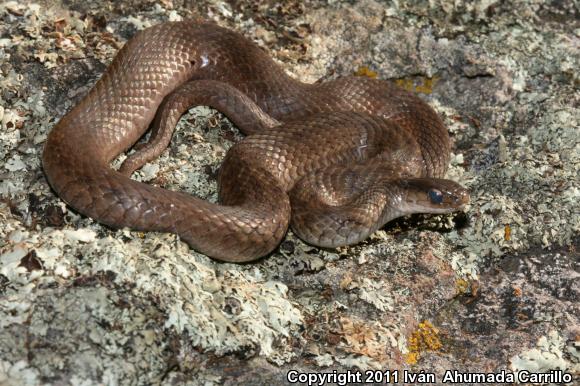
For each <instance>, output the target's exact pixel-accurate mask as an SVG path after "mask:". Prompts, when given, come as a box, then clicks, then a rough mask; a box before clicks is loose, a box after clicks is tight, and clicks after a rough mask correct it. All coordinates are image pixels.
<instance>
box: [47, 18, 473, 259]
mask: <svg viewBox="0 0 580 386" xmlns="http://www.w3.org/2000/svg"><path fill="white" fill-rule="evenodd" d="M197 105H207V106H211V107H214V108H216V109H218V110H219V111H221V112H222V113H224V114H225V115H226V116H227V117H228V118H230V119H231V120H232V121H233V122H234V124H236V125H237V126H238V127H239V128H240V130H242V132H244V134H246V135H247V137H246V138H244V139H243V140H242V141H240V142H239V143H237V144H235V145H234V146H233V147H232V148H231V149H230V150H229V151H228V153H227V155H226V157H225V160H224V162H223V164H222V166H221V168H220V172H219V177H218V186H219V202H218V203H211V202H208V201H204V200H201V199H199V198H196V197H194V196H191V195H189V194H185V193H183V192H174V191H168V190H166V189H163V188H160V187H156V186H152V185H148V184H144V183H141V182H137V181H135V180H132V179H130V178H129V175H130V174H131V173H132V172H133V171H134V170H136V169H138V168H139V167H141V166H142V165H143V164H145V163H146V162H148V161H150V160H152V159H154V158H156V157H157V156H158V155H159V154H160V153H161V152H162V151H163V150H164V149H165V148H166V147H167V146H168V144H169V142H170V139H171V136H172V133H173V130H174V128H175V125H176V124H177V122H178V120H179V118H180V116H181V115H182V114H183V113H184V112H185V111H187V110H188V109H189V108H190V107H193V106H197ZM149 129H151V137H150V139H149V142H148V143H147V144H146V145H145V146H144V147H143V148H142V149H140V150H138V151H137V152H135V153H134V154H132V155H130V156H129V157H128V158H127V159H126V160H125V162H124V163H123V164H122V166H121V167H120V169H119V170H114V169H113V168H112V167H111V166H110V163H111V161H112V160H114V159H115V158H116V157H118V156H119V155H120V154H121V153H123V152H125V151H127V150H128V149H130V148H131V147H132V146H133V145H134V144H135V143H136V142H137V141H138V140H139V139H140V138H141V137H142V136H143V135H144V134H145V133H146V132H147V131H148V130H149ZM449 154H450V145H449V136H448V133H447V130H446V128H445V127H444V125H443V124H442V122H441V120H440V119H439V117H438V116H437V114H436V113H435V112H434V111H433V110H432V109H431V108H430V107H429V106H428V105H427V104H426V103H425V102H423V101H422V100H421V99H420V98H418V97H417V96H415V95H413V94H412V93H410V92H407V91H405V90H403V89H400V88H398V87H396V86H393V85H391V84H390V83H388V82H386V81H382V80H378V79H371V78H366V77H344V78H339V79H336V80H331V81H327V82H323V83H316V84H305V83H302V82H300V81H298V80H296V79H293V78H292V77H290V76H288V75H286V73H285V72H284V71H283V70H282V69H281V68H280V67H279V66H278V65H277V64H276V63H275V62H274V61H273V60H272V59H271V58H270V57H269V56H268V55H267V54H266V53H265V52H264V51H263V50H262V49H260V48H259V47H257V46H256V45H255V44H253V43H252V42H250V41H249V40H247V39H246V38H244V37H243V36H241V35H240V34H238V33H236V32H233V31H230V30H228V29H225V28H222V27H219V26H217V25H215V24H211V23H197V22H193V21H181V22H170V23H164V24H159V25H156V26H153V27H151V28H148V29H145V30H143V31H140V32H138V33H137V34H136V35H135V36H134V37H133V38H132V39H130V40H129V41H128V42H127V43H126V44H125V46H124V47H123V48H122V49H121V50H120V51H119V53H118V54H117V55H116V57H115V59H114V60H113V62H112V63H111V65H110V66H109V67H108V68H107V70H106V72H105V73H104V75H103V76H102V77H101V79H100V80H99V81H98V82H97V83H96V84H95V86H94V87H93V88H92V89H91V90H90V92H89V93H88V95H86V96H85V97H84V98H83V99H82V100H81V101H80V102H79V103H78V104H77V105H76V106H74V108H72V110H71V111H70V112H69V113H68V114H66V115H65V116H64V117H63V118H62V119H61V120H60V121H59V122H58V123H57V124H56V126H55V127H54V128H53V129H52V131H51V132H50V134H49V136H48V139H47V141H46V144H45V148H44V152H43V167H44V170H45V174H46V176H47V179H48V181H49V183H50V185H51V186H52V187H53V188H54V190H55V191H56V193H57V194H58V195H59V196H60V197H61V198H62V199H63V200H64V201H65V202H66V203H67V204H68V205H70V206H71V207H73V208H74V209H75V210H77V211H78V212H80V213H82V214H84V215H86V216H89V217H91V218H93V219H95V220H97V221H98V222H100V223H103V224H106V225H109V226H112V227H115V228H121V227H129V228H131V229H135V230H143V231H160V232H173V233H176V234H178V235H179V236H180V237H181V239H182V240H184V241H186V242H187V243H188V244H189V245H190V246H191V247H192V248H194V249H196V250H198V251H200V252H202V253H204V254H206V255H208V256H211V257H214V258H216V259H219V260H223V261H230V262H243V261H251V260H254V259H257V258H259V257H261V256H264V255H267V254H268V253H270V252H271V251H272V250H273V249H275V248H276V247H277V246H278V245H279V243H280V242H281V240H282V239H283V237H284V235H285V233H286V232H287V230H288V228H289V226H291V227H292V229H293V231H294V232H295V233H296V234H297V235H298V236H299V237H300V238H302V239H303V240H304V241H306V242H308V243H310V244H313V245H316V246H321V247H337V246H341V245H350V244H354V243H357V242H359V241H361V240H364V239H365V238H366V237H368V236H369V235H370V234H371V233H373V232H374V231H376V230H377V229H379V228H380V227H382V226H383V225H384V224H385V223H387V222H388V221H390V220H392V219H394V218H396V217H400V216H404V215H407V214H410V213H448V212H452V211H456V210H459V209H461V208H462V207H463V206H464V205H465V204H466V203H467V202H468V199H469V194H468V192H467V191H466V190H465V189H464V188H463V187H461V186H460V185H459V184H457V183H455V182H453V181H450V180H446V179H442V177H443V175H444V174H445V171H446V168H447V164H448V161H449Z"/></svg>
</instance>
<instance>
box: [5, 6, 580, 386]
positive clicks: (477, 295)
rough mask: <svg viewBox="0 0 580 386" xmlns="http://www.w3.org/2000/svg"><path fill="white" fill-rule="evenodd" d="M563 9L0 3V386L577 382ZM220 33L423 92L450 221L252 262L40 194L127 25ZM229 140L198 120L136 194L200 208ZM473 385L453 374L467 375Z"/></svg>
mask: <svg viewBox="0 0 580 386" xmlns="http://www.w3.org/2000/svg"><path fill="white" fill-rule="evenodd" d="M578 16H579V10H578V4H574V3H573V2H560V1H548V2H546V1H541V0H531V1H512V2H500V1H497V0H478V1H473V2H465V3H464V2H462V1H455V2H447V1H438V0H436V1H429V2H427V1H418V2H392V3H391V2H388V3H387V2H385V3H383V2H379V1H372V0H363V1H360V2H336V1H327V2H324V1H306V2H302V1H286V2H274V1H260V2H253V1H246V0H241V1H229V2H223V1H207V0H205V1H198V2H190V1H180V0H161V1H154V0H144V1H137V0H131V1H122V2H121V1H102V0H99V1H94V2H85V1H80V0H69V1H62V2H61V1H57V0H43V1H42V0H41V1H37V2H31V1H28V0H26V1H4V2H3V3H1V4H0V123H1V128H0V219H1V220H0V221H1V222H2V224H3V226H2V227H1V229H0V385H40V384H43V385H45V384H59V385H68V384H71V385H73V384H74V385H77V384H79V385H80V384H82V385H93V384H94V385H98V384H106V385H117V384H122V385H130V384H168V385H169V384H172V385H176V384H191V385H197V384H213V383H225V384H239V383H241V384H244V383H251V384H278V383H284V382H286V375H287V373H288V371H289V370H292V369H295V370H298V371H303V372H318V373H322V372H332V371H333V370H337V371H339V372H343V371H346V370H349V369H351V370H354V369H359V370H363V371H364V370H370V369H377V370H392V371H394V370H403V369H406V370H409V371H413V372H419V371H421V370H424V371H425V372H432V373H435V374H436V377H437V383H441V381H442V379H443V375H444V373H445V371H446V370H451V369H455V370H458V371H460V372H498V371H501V370H505V371H509V372H516V371H522V370H529V371H541V372H547V371H549V370H555V369H561V370H565V371H566V372H568V373H572V374H575V375H576V376H578V373H579V371H580V351H579V350H580V323H579V322H580V306H579V304H578V300H579V294H580V284H579V283H580V280H578V279H579V276H580V275H579V254H578V251H577V248H578V231H579V229H580V205H579V202H580V200H579V198H580V191H579V185H580V184H579V183H578V170H580V134H579V133H580V130H579V129H578V128H579V121H580V114H579V111H580V109H579V102H580V96H579V93H578V86H579V83H580V82H579V78H578V68H580V63H579V62H580V48H579V46H580V22H579V20H580V19H579V17H578ZM182 18H194V19H195V18H202V19H209V20H213V21H215V22H217V23H218V24H220V25H223V26H226V27H229V28H233V29H235V30H237V31H239V32H241V33H243V34H244V35H246V36H248V37H249V38H251V39H253V40H254V41H255V42H256V43H258V44H259V45H261V46H262V47H264V48H265V49H267V50H268V51H269V52H271V54H272V56H273V57H274V58H275V59H276V60H277V61H278V62H279V63H280V65H282V66H283V67H284V68H285V69H286V70H287V71H288V72H289V73H291V74H293V75H294V76H296V77H299V78H300V79H302V80H304V81H311V82H312V81H316V80H318V79H327V78H332V77H335V76H339V75H343V74H351V73H355V72H358V73H359V74H363V75H364V74H366V75H368V76H374V75H375V74H377V75H378V76H379V77H381V78H387V79H392V80H393V81H395V82H397V83H398V84H399V85H400V86H401V87H406V88H409V89H411V90H413V91H415V92H417V93H418V94H419V95H420V96H421V97H422V98H424V99H425V100H427V101H428V102H429V103H430V104H431V105H432V106H433V107H434V108H435V109H436V110H437V111H438V112H439V114H440V115H441V116H442V117H443V118H444V120H445V123H446V124H447V126H448V128H449V131H450V133H451V137H452V141H453V144H454V145H453V149H454V150H453V151H454V154H453V156H452V164H451V168H450V171H449V173H448V176H449V177H450V178H452V179H456V180H458V181H460V182H461V183H462V184H464V185H465V186H467V187H469V188H470V189H471V192H472V204H471V206H470V208H469V209H468V211H467V212H466V214H457V215H453V216H413V217H411V218H406V219H403V220H400V221H396V222H395V223H392V224H389V225H388V226H387V227H386V228H384V229H383V230H381V231H379V232H377V233H376V234H375V235H374V236H373V237H371V238H370V239H369V240H367V241H366V242H364V243H361V244H360V245H357V246H354V247H350V248H343V249H340V250H319V249H316V248H313V247H310V246H308V245H305V244H303V243H302V242H301V241H300V240H298V239H297V238H296V237H294V236H293V235H292V234H289V235H288V236H287V238H286V240H285V241H284V242H283V243H282V245H281V246H280V247H279V249H277V250H276V251H275V253H273V254H272V256H270V257H268V258H266V259H263V260H261V261H259V262H257V263H254V264H246V265H233V264H223V263H217V262H215V261H213V260H211V259H209V258H207V257H205V256H203V255H200V254H197V253H195V252H193V251H191V250H190V249H189V248H188V247H187V246H186V245H185V244H184V243H182V242H180V241H179V240H178V239H177V238H176V237H175V236H173V235H166V234H156V233H147V234H142V233H138V232H131V231H129V230H118V231H117V230H112V229H109V228H106V227H104V226H101V225H99V224H97V223H95V222H94V221H93V220H91V219H88V218H85V217H82V216H79V215H78V214H76V213H75V212H74V211H72V210H71V209H70V208H67V206H66V205H64V203H63V202H62V201H60V200H59V199H58V198H57V197H56V196H55V195H54V193H53V192H52V191H51V190H50V188H49V186H48V185H47V182H46V180H45V178H44V175H43V173H42V169H41V165H40V154H41V152H42V146H43V142H44V140H45V139H46V135H47V133H48V132H49V131H50V129H51V127H52V126H53V125H54V124H55V123H56V121H57V120H58V118H60V117H61V116H62V115H64V113H65V112H66V111H68V110H69V109H70V108H71V106H73V105H74V104H75V103H76V102H77V101H78V100H79V99H80V98H81V97H82V96H83V95H84V94H85V93H86V92H87V90H88V89H89V88H90V87H91V85H92V84H93V83H94V82H95V81H96V80H97V79H98V77H99V75H100V74H101V73H102V72H103V71H104V69H105V68H106V65H107V64H108V63H109V62H110V60H111V59H112V57H113V56H114V54H115V52H116V51H117V50H118V49H119V47H121V46H122V45H123V43H124V42H125V41H126V39H128V38H129V37H131V36H132V35H133V34H134V33H135V32H136V31H137V30H140V29H142V28H145V27H147V26H150V25H153V24H156V23H159V22H163V21H167V20H180V19H182ZM240 138H241V136H240V135H239V133H238V132H237V130H236V129H235V127H233V126H232V124H231V123H230V122H228V121H227V120H226V119H225V118H223V116H221V115H220V114H219V113H217V112H215V111H213V110H210V109H208V108H196V109H193V110H192V111H191V112H190V113H189V114H188V115H187V116H186V117H184V119H182V121H181V123H180V126H179V128H178V131H177V132H176V135H175V136H174V139H173V141H172V144H171V146H170V148H169V149H168V150H167V151H165V152H164V153H163V155H162V156H161V157H160V158H159V159H158V160H156V161H155V162H153V163H151V164H148V165H146V166H145V167H144V168H143V169H142V170H140V171H139V172H137V173H136V174H135V175H134V178H136V179H138V180H142V181H147V182H148V183H152V184H157V185H160V186H163V187H165V188H168V189H175V190H178V189H179V190H184V191H187V192H190V193H192V194H196V195H197V196H200V197H203V198H206V199H209V200H215V190H216V187H215V175H216V171H217V169H218V167H219V163H220V161H221V159H222V158H223V156H224V154H225V152H226V151H227V149H228V148H229V147H230V146H231V145H232V144H233V143H234V141H236V140H239V139H240ZM465 383H466V384H468V383H470V382H469V381H466V382H465Z"/></svg>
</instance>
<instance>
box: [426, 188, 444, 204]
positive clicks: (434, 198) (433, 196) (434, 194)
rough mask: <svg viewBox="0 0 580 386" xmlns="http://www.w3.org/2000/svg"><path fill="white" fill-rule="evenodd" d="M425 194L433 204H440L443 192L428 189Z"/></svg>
mask: <svg viewBox="0 0 580 386" xmlns="http://www.w3.org/2000/svg"><path fill="white" fill-rule="evenodd" d="M427 194H428V195H429V199H430V200H431V202H432V203H433V204H441V203H442V202H443V193H441V191H440V190H437V189H429V192H427Z"/></svg>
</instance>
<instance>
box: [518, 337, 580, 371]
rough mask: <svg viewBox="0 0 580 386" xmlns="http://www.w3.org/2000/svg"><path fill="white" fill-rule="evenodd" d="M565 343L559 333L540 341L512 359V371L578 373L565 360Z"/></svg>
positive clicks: (576, 368)
mask: <svg viewBox="0 0 580 386" xmlns="http://www.w3.org/2000/svg"><path fill="white" fill-rule="evenodd" d="M564 352H565V342H564V339H562V337H561V336H560V335H559V334H558V332H557V331H550V333H549V334H548V336H542V337H541V338H540V339H538V342H537V344H536V347H535V348H532V349H529V350H526V351H523V352H522V353H521V354H518V355H515V356H514V357H512V358H511V360H510V363H511V369H512V370H513V371H515V372H519V371H522V370H527V371H529V372H531V373H547V372H549V371H550V370H563V371H578V364H576V365H575V366H574V367H575V368H573V365H572V364H571V363H570V362H569V361H567V360H566V359H564Z"/></svg>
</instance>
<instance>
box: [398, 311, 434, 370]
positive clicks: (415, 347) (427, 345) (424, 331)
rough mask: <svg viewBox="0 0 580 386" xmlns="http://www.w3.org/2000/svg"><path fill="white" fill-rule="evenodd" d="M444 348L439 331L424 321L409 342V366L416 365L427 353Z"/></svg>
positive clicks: (407, 357)
mask: <svg viewBox="0 0 580 386" xmlns="http://www.w3.org/2000/svg"><path fill="white" fill-rule="evenodd" d="M441 347H442V344H441V340H440V339H439V330H438V329H437V328H435V327H434V326H433V325H432V324H431V322H429V321H428V320H424V321H423V322H421V323H419V326H417V329H416V330H415V331H413V333H412V334H411V336H410V337H409V339H408V341H407V348H408V349H409V352H408V353H407V354H406V355H405V360H406V362H407V363H408V364H410V365H414V364H416V363H417V361H418V360H419V358H420V356H421V353H422V352H425V351H438V350H440V349H441Z"/></svg>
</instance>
